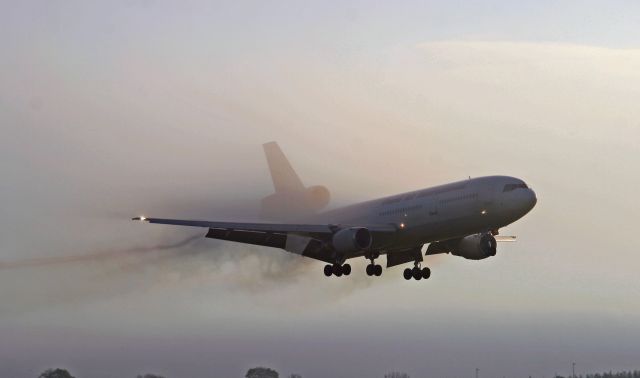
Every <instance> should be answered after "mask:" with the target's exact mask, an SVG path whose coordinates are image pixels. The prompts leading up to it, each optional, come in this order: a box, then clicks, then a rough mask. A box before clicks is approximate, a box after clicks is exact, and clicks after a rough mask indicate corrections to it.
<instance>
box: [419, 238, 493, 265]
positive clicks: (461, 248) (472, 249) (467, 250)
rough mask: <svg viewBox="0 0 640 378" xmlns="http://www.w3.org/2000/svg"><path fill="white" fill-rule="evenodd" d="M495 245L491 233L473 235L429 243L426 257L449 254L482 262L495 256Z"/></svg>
mask: <svg viewBox="0 0 640 378" xmlns="http://www.w3.org/2000/svg"><path fill="white" fill-rule="evenodd" d="M497 244H498V243H497V242H496V238H495V237H494V236H493V235H492V234H491V233H488V232H487V233H483V234H474V235H469V236H465V237H464V238H462V239H456V240H447V241H444V242H436V243H431V244H430V245H429V248H428V249H427V255H435V254H438V253H451V254H453V255H455V256H460V257H464V258H465V259H469V260H482V259H486V258H487V257H491V256H495V255H496V250H497Z"/></svg>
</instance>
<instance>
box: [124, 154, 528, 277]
mask: <svg viewBox="0 0 640 378" xmlns="http://www.w3.org/2000/svg"><path fill="white" fill-rule="evenodd" d="M263 148H264V152H265V155H266V159H267V164H268V166H269V171H270V174H271V178H272V181H273V185H274V188H275V192H274V193H273V194H271V195H269V196H267V197H265V198H263V200H262V203H261V205H262V206H261V217H262V218H263V219H276V220H279V221H270V222H260V223H246V222H225V221H201V220H180V219H164V218H148V217H144V216H139V217H135V218H132V220H137V221H142V222H147V223H158V224H165V225H176V226H189V227H201V228H206V229H208V231H207V234H206V235H205V237H207V238H212V239H219V240H226V241H231V242H238V243H246V244H253V245H259V246H266V247H273V248H280V249H284V250H285V251H287V252H291V253H295V254H298V255H301V256H305V257H309V258H312V259H316V260H319V261H323V262H325V263H326V265H325V266H324V275H325V276H327V277H330V276H336V277H340V276H343V275H344V276H348V275H349V274H350V273H351V265H350V264H349V263H347V260H349V259H354V258H362V257H364V258H366V259H368V260H369V261H370V263H369V264H368V265H367V267H366V273H367V275H368V276H380V275H381V274H382V266H381V265H379V264H377V263H376V259H378V258H379V257H380V256H381V255H386V267H387V268H391V267H394V266H397V265H402V264H407V263H411V262H413V268H406V269H404V271H403V277H404V278H405V279H406V280H411V279H414V280H421V279H428V278H429V277H430V276H431V270H430V269H429V268H428V267H422V266H421V265H422V262H423V261H424V259H423V257H422V250H423V248H424V246H425V245H428V247H427V248H426V251H425V253H424V255H425V256H429V255H436V254H452V255H454V256H459V257H463V258H465V259H470V260H482V259H485V258H488V257H491V256H495V255H496V250H497V242H510V241H511V242H512V241H515V239H516V238H515V236H500V235H499V229H500V228H502V227H505V226H507V225H509V224H511V223H513V222H515V221H517V220H518V219H520V218H522V217H523V216H524V215H526V214H527V213H529V211H531V209H533V207H534V206H535V205H536V203H537V197H536V194H535V192H534V191H533V190H532V189H531V188H530V187H529V186H528V185H527V184H526V183H525V182H524V181H523V180H521V179H518V178H515V177H509V176H486V177H478V178H469V179H467V180H462V181H457V182H453V183H448V184H445V185H440V186H435V187H430V188H426V189H420V190H415V191H411V192H406V193H402V194H397V195H392V196H388V197H383V198H379V199H374V200H369V201H365V202H360V203H356V204H353V205H349V206H345V207H341V208H336V209H333V210H329V211H321V210H323V209H324V208H325V207H326V206H327V205H328V204H329V201H330V193H329V190H328V189H327V188H326V187H324V186H321V185H315V186H309V187H307V186H305V185H304V184H303V183H302V181H301V180H300V178H299V177H298V175H297V174H296V172H295V171H294V169H293V167H292V166H291V164H290V163H289V161H288V160H287V158H286V156H285V155H284V153H283V152H282V150H281V149H280V147H279V146H278V144H277V143H276V142H269V143H265V144H264V145H263Z"/></svg>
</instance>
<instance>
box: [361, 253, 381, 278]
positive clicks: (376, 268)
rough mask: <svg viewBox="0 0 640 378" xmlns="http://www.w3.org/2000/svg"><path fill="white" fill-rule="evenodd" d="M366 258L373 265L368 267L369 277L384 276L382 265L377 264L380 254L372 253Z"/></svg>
mask: <svg viewBox="0 0 640 378" xmlns="http://www.w3.org/2000/svg"><path fill="white" fill-rule="evenodd" d="M365 257H366V258H368V259H369V260H370V261H371V264H369V265H367V276H369V277H371V276H376V277H380V276H381V275H382V265H378V264H376V259H377V258H378V257H380V253H378V252H371V253H369V254H368V255H366V256H365Z"/></svg>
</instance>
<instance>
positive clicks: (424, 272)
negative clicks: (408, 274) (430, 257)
mask: <svg viewBox="0 0 640 378" xmlns="http://www.w3.org/2000/svg"><path fill="white" fill-rule="evenodd" d="M429 277H431V269H429V268H427V267H424V268H422V278H424V279H425V280H426V279H428V278H429Z"/></svg>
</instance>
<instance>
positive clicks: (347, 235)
mask: <svg viewBox="0 0 640 378" xmlns="http://www.w3.org/2000/svg"><path fill="white" fill-rule="evenodd" d="M372 242H373V238H372V237H371V232H369V230H367V229H366V228H363V227H352V228H344V229H342V230H339V231H338V232H336V233H335V234H333V237H332V238H331V245H332V246H333V249H335V250H336V251H337V252H339V253H350V252H357V251H362V250H364V249H368V248H369V247H371V243H372Z"/></svg>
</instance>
